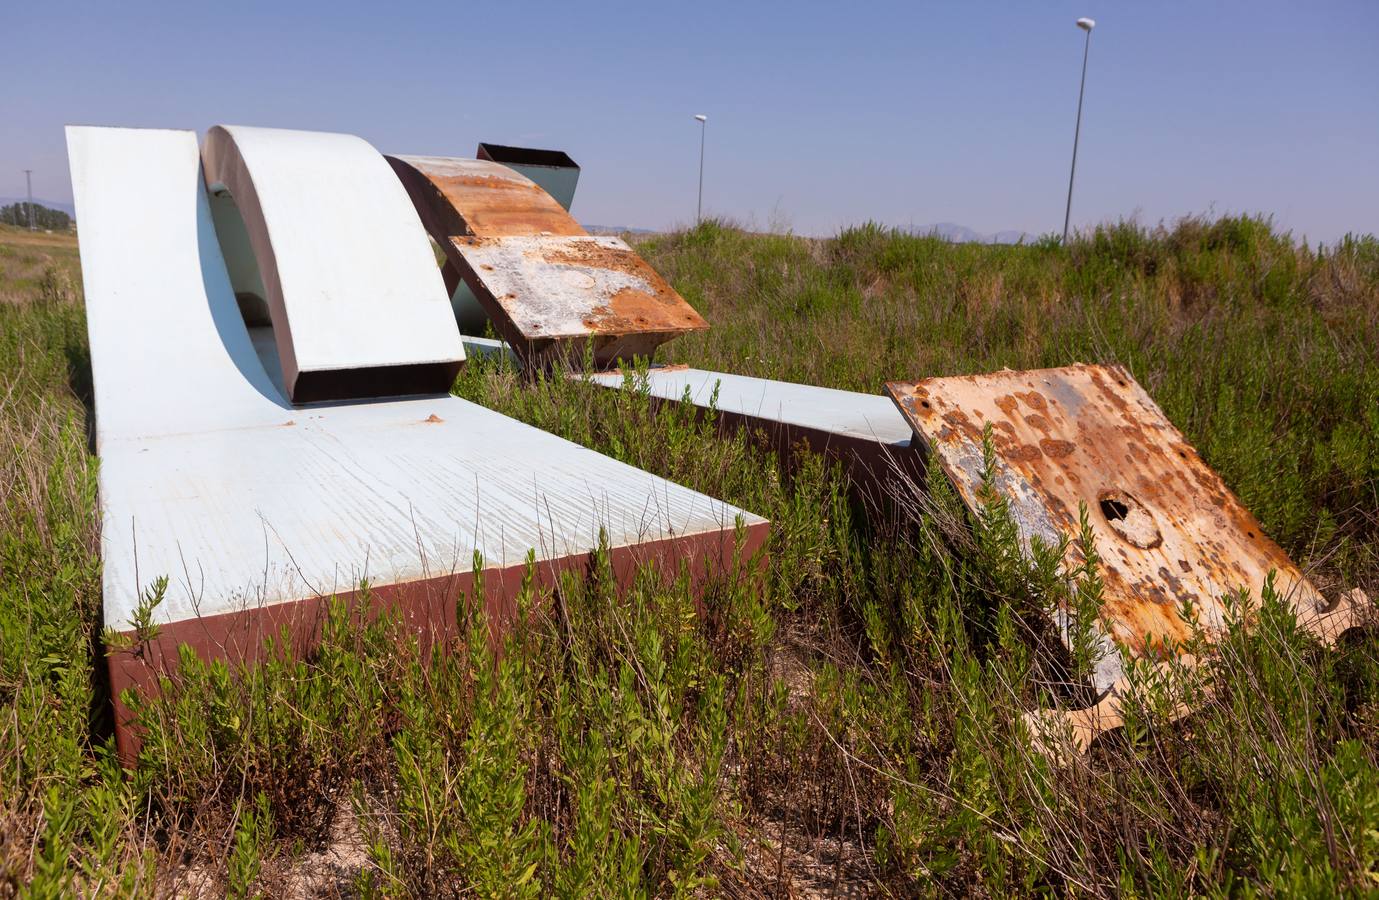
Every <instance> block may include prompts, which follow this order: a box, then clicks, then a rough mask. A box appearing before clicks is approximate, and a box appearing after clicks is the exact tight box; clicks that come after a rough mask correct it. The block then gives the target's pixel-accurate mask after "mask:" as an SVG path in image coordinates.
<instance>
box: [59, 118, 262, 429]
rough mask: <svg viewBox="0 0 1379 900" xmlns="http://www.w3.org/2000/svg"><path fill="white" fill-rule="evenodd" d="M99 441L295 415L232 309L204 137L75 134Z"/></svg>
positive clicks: (138, 131) (72, 144)
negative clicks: (204, 173) (204, 176)
mask: <svg viewBox="0 0 1379 900" xmlns="http://www.w3.org/2000/svg"><path fill="white" fill-rule="evenodd" d="M67 152H68V156H69V158H70V160H71V168H72V193H73V197H74V199H75V202H76V210H77V216H78V217H79V218H78V221H79V222H80V223H81V271H82V283H83V287H84V293H85V295H86V325H87V331H88V333H89V334H90V339H91V369H92V375H93V378H94V382H95V400H96V420H97V426H98V427H97V440H98V446H99V443H100V442H103V441H106V440H109V439H111V438H112V437H120V436H124V437H129V436H134V435H148V436H152V435H160V434H167V433H170V432H185V431H204V430H208V429H214V428H224V427H231V426H241V425H247V424H254V423H259V422H267V421H272V420H274V419H275V418H277V417H278V414H279V413H281V412H282V411H283V410H284V409H286V408H287V407H288V403H287V401H286V399H285V398H284V397H283V395H282V393H281V392H280V391H279V389H278V388H276V387H274V386H273V384H272V382H271V381H270V380H269V378H268V375H267V374H266V373H265V372H264V370H263V366H262V365H261V364H260V363H259V359H258V354H256V353H255V352H254V348H253V346H252V345H251V343H250V341H249V335H248V334H247V333H246V331H245V329H244V323H243V320H242V319H241V318H240V315H239V310H238V308H237V306H236V304H235V297H234V292H233V291H232V290H231V288H230V279H229V276H228V275H227V274H226V272H225V263H224V261H223V260H222V258H221V254H220V246H219V244H218V243H217V242H216V233H215V228H214V226H213V224H212V221H211V211H210V206H209V204H208V203H207V201H206V194H205V191H204V190H203V188H202V181H201V156H200V153H199V150H198V148H197V145H196V134H195V133H194V132H191V131H167V130H156V129H142V128H91V127H76V126H73V127H69V128H68V129H67Z"/></svg>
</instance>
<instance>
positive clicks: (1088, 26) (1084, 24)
mask: <svg viewBox="0 0 1379 900" xmlns="http://www.w3.org/2000/svg"><path fill="white" fill-rule="evenodd" d="M1077 27H1078V28H1081V29H1082V30H1083V31H1085V32H1087V42H1086V43H1085V44H1083V45H1082V83H1081V84H1080V85H1079V86H1078V88H1077V127H1076V128H1074V129H1073V167H1072V170H1071V171H1069V172H1068V205H1067V208H1065V209H1064V210H1063V243H1064V244H1066V243H1068V222H1069V220H1070V219H1071V218H1072V214H1073V176H1074V175H1076V174H1077V139H1078V138H1079V137H1081V136H1082V93H1083V91H1085V90H1086V89H1087V53H1088V51H1090V50H1091V49H1092V29H1093V28H1095V27H1096V21H1095V20H1093V19H1087V18H1082V19H1078V20H1077Z"/></svg>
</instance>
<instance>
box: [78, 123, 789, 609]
mask: <svg viewBox="0 0 1379 900" xmlns="http://www.w3.org/2000/svg"><path fill="white" fill-rule="evenodd" d="M68 150H69V155H70V158H71V165H72V181H73V189H74V192H75V195H76V204H77V211H78V215H79V216H80V217H81V218H80V221H81V223H82V233H81V257H82V272H83V277H84V279H85V285H86V302H87V321H88V329H89V331H90V339H91V355H92V368H93V374H94V379H95V394H96V429H97V445H98V448H99V453H100V457H101V464H100V476H99V477H100V494H101V513H102V526H101V545H102V558H103V562H104V594H105V600H104V602H105V622H106V624H107V625H109V626H111V627H114V628H127V627H128V620H129V618H130V615H131V613H132V611H133V608H134V606H135V603H136V600H137V596H138V592H139V590H140V589H141V588H142V587H146V586H147V585H148V584H150V583H151V582H152V581H153V579H154V578H156V577H157V576H159V575H166V576H168V578H169V581H170V586H169V590H168V595H167V599H166V601H165V602H164V603H163V604H162V605H161V606H160V607H159V608H158V610H157V613H156V615H157V618H158V620H159V621H161V622H164V623H166V622H173V621H179V620H182V619H186V618H188V617H191V616H195V615H198V614H199V615H213V614H218V613H223V612H230V611H235V610H238V609H242V608H245V607H251V606H258V605H266V604H272V603H278V602H283V601H288V600H293V599H298V598H301V597H305V596H314V595H316V594H320V593H325V592H328V591H331V590H334V589H352V588H354V587H355V586H357V583H358V580H359V579H360V578H361V577H365V576H367V577H368V578H369V579H370V581H371V582H372V583H374V584H390V583H396V582H404V581H411V580H415V579H417V578H422V577H427V576H434V575H441V574H445V573H447V572H451V571H466V570H468V568H469V567H470V562H471V559H472V554H473V551H474V550H475V549H477V550H479V551H480V552H481V553H482V554H483V556H484V559H485V561H486V562H488V563H491V564H513V563H520V562H521V561H522V560H523V559H524V557H525V555H526V553H527V551H528V550H529V549H535V550H536V552H537V558H538V559H548V558H553V557H558V556H564V555H567V554H570V553H579V552H584V551H587V550H589V549H591V548H592V547H593V546H595V544H596V543H597V539H598V533H599V529H600V528H603V529H606V531H607V533H608V537H609V541H610V543H611V544H612V545H613V546H622V545H626V544H630V543H636V542H640V541H645V540H655V539H659V538H663V537H669V536H679V535H691V534H697V533H703V532H708V531H717V530H720V529H722V528H728V527H732V525H733V523H734V521H735V520H736V518H737V517H738V516H739V515H741V516H742V517H743V519H744V521H745V522H746V523H747V524H753V523H757V522H761V521H762V520H761V519H760V518H759V517H757V516H754V515H752V514H750V513H745V512H742V511H741V510H738V509H737V508H735V507H732V506H730V505H728V504H725V503H722V502H721V501H718V500H715V499H713V498H710V497H707V496H705V495H703V494H699V493H697V492H694V491H691V490H688V489H686V488H684V487H681V486H679V485H676V484H673V483H671V482H668V481H666V480H664V479H661V478H657V477H654V476H652V475H650V474H648V473H646V472H642V471H640V470H638V469H635V468H632V467H631V466H627V465H624V464H622V463H619V462H616V461H615V460H611V459H609V458H607V457H605V456H602V455H600V454H597V453H594V452H593V451H590V450H586V449H584V448H581V447H579V446H577V445H575V444H572V443H569V442H567V441H564V440H561V439H559V438H557V437H554V436H553V435H550V434H547V433H545V432H542V431H540V430H538V429H535V428H532V427H530V426H527V425H524V424H522V423H520V422H517V421H515V420H513V419H509V418H507V417H504V416H502V415H499V414H498V413H495V412H493V411H491V410H488V409H484V408H483V407H479V406H476V405H474V404H472V403H469V402H467V401H464V400H460V399H458V398H455V397H450V396H435V397H424V398H418V399H411V400H404V401H390V402H374V403H350V404H334V405H329V406H316V407H305V408H293V407H292V406H291V405H290V404H289V403H287V401H286V400H285V399H284V398H283V396H282V393H281V387H280V381H279V382H278V383H276V384H275V381H274V379H273V378H271V377H270V376H269V374H268V373H267V372H266V371H265V370H264V366H263V364H262V363H260V361H259V358H258V354H257V353H256V352H255V348H254V345H253V342H252V341H251V339H250V335H249V333H248V331H247V329H246V328H245V327H244V324H243V321H242V319H241V318H240V316H239V312H238V309H237V308H236V305H235V298H234V294H233V292H232V290H231V287H230V282H229V276H228V275H227V273H226V270H225V265H224V261H223V259H222V257H221V253H220V248H219V246H218V245H217V244H216V242H215V237H214V234H215V233H214V230H213V228H212V227H211V218H210V210H209V206H208V204H207V200H206V195H205V191H204V187H203V183H202V180H201V177H200V172H199V167H200V162H199V156H198V153H197V146H196V138H195V135H194V134H193V133H192V132H189V131H160V130H134V129H105V128H69V129H68ZM133 236H137V240H136V239H134V238H133ZM428 264H430V265H432V266H434V263H433V262H432V261H430V260H428ZM452 327H453V326H452ZM261 342H262V341H261Z"/></svg>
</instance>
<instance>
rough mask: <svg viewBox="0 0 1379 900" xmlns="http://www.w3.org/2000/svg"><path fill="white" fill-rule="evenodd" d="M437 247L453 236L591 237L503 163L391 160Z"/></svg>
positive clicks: (427, 158) (431, 158)
mask: <svg viewBox="0 0 1379 900" xmlns="http://www.w3.org/2000/svg"><path fill="white" fill-rule="evenodd" d="M387 159H388V162H389V163H390V164H392V167H393V171H394V172H396V173H397V175H398V177H399V178H400V179H402V185H403V187H405V188H406V189H407V193H408V194H409V195H410V196H411V198H412V203H413V204H414V205H415V206H416V208H417V211H418V212H419V213H420V214H421V219H422V222H423V223H424V224H425V225H426V228H427V230H428V231H430V232H431V236H432V237H433V238H435V239H436V243H438V244H440V245H442V246H444V245H445V239H446V238H448V237H451V236H453V235H475V236H479V237H504V236H508V235H522V234H571V235H574V234H586V233H587V232H586V231H585V230H584V228H583V227H581V226H580V224H579V223H578V222H576V221H575V220H574V219H573V218H572V217H571V216H570V214H569V213H568V212H566V211H565V208H564V207H563V206H561V205H560V204H559V203H558V202H556V200H555V198H554V197H552V196H551V195H550V194H548V193H546V192H545V191H544V190H542V189H541V186H540V185H538V184H537V183H536V182H534V181H532V180H531V179H530V178H527V177H526V176H525V175H521V174H519V173H518V172H516V171H514V170H513V169H511V168H509V167H507V166H505V165H503V164H502V163H497V162H493V161H491V160H486V159H458V158H452V157H442V156H389V157H388V158H387Z"/></svg>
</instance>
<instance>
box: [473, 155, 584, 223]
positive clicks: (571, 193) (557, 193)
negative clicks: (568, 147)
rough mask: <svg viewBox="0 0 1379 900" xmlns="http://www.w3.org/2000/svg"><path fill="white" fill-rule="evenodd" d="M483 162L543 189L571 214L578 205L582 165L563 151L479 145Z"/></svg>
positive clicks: (480, 157)
mask: <svg viewBox="0 0 1379 900" xmlns="http://www.w3.org/2000/svg"><path fill="white" fill-rule="evenodd" d="M474 155H475V156H476V157H478V158H479V159H488V160H492V161H493V162H496V163H502V164H503V165H505V166H507V167H508V168H510V169H512V170H514V171H516V172H519V173H521V174H522V175H525V176H526V177H528V178H530V179H531V180H532V181H534V182H536V183H537V184H538V185H540V186H541V189H542V190H543V191H545V192H546V193H548V194H550V195H551V197H552V198H553V199H554V200H555V202H556V203H559V204H560V205H561V206H562V207H564V208H565V210H566V211H567V212H568V211H569V209H570V207H571V206H572V205H573V204H574V202H575V188H576V187H577V186H578V185H579V165H578V164H576V163H575V161H574V160H573V159H570V157H569V155H568V154H566V153H564V152H562V151H560V150H536V149H533V148H531V147H509V146H505V145H503V144H486V143H481V144H479V149H478V150H477V151H476V152H475V154H474Z"/></svg>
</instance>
